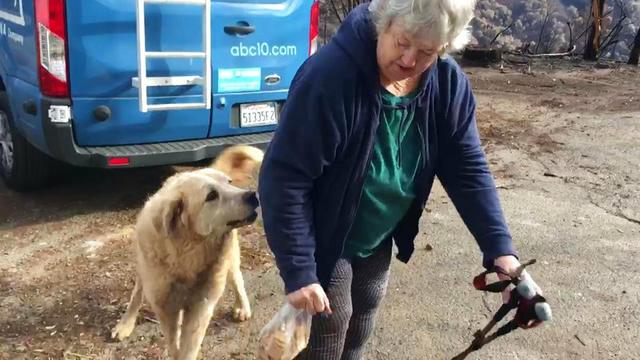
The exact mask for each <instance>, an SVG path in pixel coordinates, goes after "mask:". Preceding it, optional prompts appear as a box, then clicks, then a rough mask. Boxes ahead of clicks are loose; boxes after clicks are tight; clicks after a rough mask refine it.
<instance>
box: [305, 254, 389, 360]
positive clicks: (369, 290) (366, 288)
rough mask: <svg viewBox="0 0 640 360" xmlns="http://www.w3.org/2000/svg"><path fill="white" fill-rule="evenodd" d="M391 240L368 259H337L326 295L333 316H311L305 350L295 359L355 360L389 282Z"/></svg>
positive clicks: (372, 323) (369, 333) (359, 355)
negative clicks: (307, 343) (309, 334)
mask: <svg viewBox="0 0 640 360" xmlns="http://www.w3.org/2000/svg"><path fill="white" fill-rule="evenodd" d="M390 262H391V241H387V242H385V243H384V244H383V245H382V246H381V247H380V248H379V249H378V250H377V251H376V252H375V253H374V254H373V255H371V256H369V257H367V258H363V259H361V258H354V259H344V258H343V259H340V260H338V263H337V264H336V267H335V269H334V271H333V274H332V276H331V280H330V282H329V285H328V287H327V289H325V290H326V291H327V296H328V297H329V303H330V305H331V310H332V311H333V314H332V315H325V314H321V315H317V316H314V318H313V322H312V325H311V337H310V339H309V345H308V346H307V348H306V349H305V350H304V351H303V352H302V353H301V354H300V355H298V357H297V358H296V359H297V360H358V359H361V358H362V354H363V353H364V347H365V345H366V343H367V340H368V339H369V337H370V335H371V333H372V332H373V327H374V322H375V316H376V311H377V310H378V306H379V305H380V302H381V301H382V298H383V297H384V295H385V293H386V290H387V284H388V282H389V263H390Z"/></svg>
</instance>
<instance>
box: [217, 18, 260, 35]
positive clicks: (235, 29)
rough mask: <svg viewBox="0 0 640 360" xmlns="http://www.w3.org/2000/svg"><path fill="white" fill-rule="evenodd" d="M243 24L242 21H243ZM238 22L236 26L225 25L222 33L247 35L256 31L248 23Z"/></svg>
mask: <svg viewBox="0 0 640 360" xmlns="http://www.w3.org/2000/svg"><path fill="white" fill-rule="evenodd" d="M243 22H244V21H243ZM243 22H239V23H238V24H236V25H227V26H225V27H224V32H225V33H227V34H229V35H249V34H251V33H252V32H254V31H256V28H255V27H253V26H251V25H249V24H248V23H244V24H243Z"/></svg>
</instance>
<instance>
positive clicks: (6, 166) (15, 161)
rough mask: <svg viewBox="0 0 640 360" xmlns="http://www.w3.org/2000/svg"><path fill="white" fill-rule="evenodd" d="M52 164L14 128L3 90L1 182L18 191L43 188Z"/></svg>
mask: <svg viewBox="0 0 640 360" xmlns="http://www.w3.org/2000/svg"><path fill="white" fill-rule="evenodd" d="M3 140H4V141H3ZM3 145H4V146H3ZM7 150H9V151H7ZM53 165H54V161H53V159H52V158H50V157H48V156H47V155H45V154H44V153H42V152H41V151H40V150H38V149H36V148H35V147H34V146H33V145H31V144H29V142H28V141H27V139H25V138H24V136H22V134H20V132H19V131H18V130H17V129H16V127H15V125H14V122H13V116H12V115H11V107H10V106H9V99H8V97H7V93H6V92H0V176H1V177H2V178H3V179H4V182H5V183H6V184H7V186H8V187H9V188H11V189H13V190H15V191H20V192H23V191H29V190H36V189H39V188H43V187H45V186H46V185H48V184H49V182H50V180H51V179H52V175H53Z"/></svg>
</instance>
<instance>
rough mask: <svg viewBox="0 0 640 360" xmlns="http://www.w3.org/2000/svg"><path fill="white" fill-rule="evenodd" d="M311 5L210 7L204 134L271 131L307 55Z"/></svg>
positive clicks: (287, 1)
mask: <svg viewBox="0 0 640 360" xmlns="http://www.w3.org/2000/svg"><path fill="white" fill-rule="evenodd" d="M313 6H314V2H313V1H312V0H224V1H214V2H213V3H212V10H211V11H212V14H211V16H212V25H211V31H212V34H211V41H212V44H211V48H212V51H213V53H212V67H213V72H212V73H213V84H212V91H213V94H212V95H213V111H212V121H211V130H210V133H209V136H211V137H217V136H228V135H233V134H240V133H250V132H258V131H267V130H272V129H273V128H274V123H275V122H276V120H277V113H278V108H279V106H280V104H282V102H283V101H284V99H286V95H287V91H288V89H289V85H290V83H291V79H292V78H293V76H294V75H295V73H296V71H297V70H298V67H299V66H300V65H301V64H302V62H303V61H304V60H305V59H306V58H307V57H308V56H309V52H310V51H309V50H310V26H311V18H312V17H311V11H312V7H313ZM315 6H316V10H317V6H318V5H317V3H316V5H315Z"/></svg>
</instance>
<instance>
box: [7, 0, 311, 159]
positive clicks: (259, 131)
mask: <svg viewBox="0 0 640 360" xmlns="http://www.w3.org/2000/svg"><path fill="white" fill-rule="evenodd" d="M34 2H35V0H15V1H14V0H11V1H1V2H0V77H1V80H2V83H3V85H4V91H5V92H6V94H7V96H8V98H9V102H10V106H11V111H12V114H13V119H14V125H15V126H16V128H17V129H18V130H19V131H20V133H21V134H22V135H23V136H24V137H25V138H26V139H27V141H28V142H29V143H31V144H32V145H33V146H35V147H36V148H38V149H40V150H41V151H42V152H44V153H46V154H48V155H50V156H53V157H55V158H58V159H60V160H62V161H66V162H69V163H72V164H74V165H80V166H105V164H106V163H107V161H106V159H107V158H108V157H109V156H111V154H121V155H123V156H126V155H127V153H126V151H125V150H126V149H128V148H127V146H131V148H130V149H131V151H132V152H131V154H129V155H131V156H132V159H133V158H135V159H137V160H136V162H135V163H134V164H133V165H132V166H146V165H149V164H155V165H157V164H161V163H167V164H168V163H172V162H174V160H175V159H197V158H200V157H202V156H211V155H212V154H215V153H216V151H217V150H215V149H217V148H216V147H217V146H224V145H225V144H233V143H237V142H238V141H240V142H241V141H245V140H247V141H249V142H250V143H252V144H256V145H259V144H262V143H261V141H268V136H269V135H268V134H270V133H272V132H273V131H274V130H275V128H276V126H277V125H275V124H274V125H263V126H256V127H245V128H243V127H241V126H240V118H241V116H240V105H241V104H249V103H260V102H270V103H274V104H277V107H276V108H277V109H278V111H279V109H280V108H281V107H282V105H283V104H284V102H285V100H286V98H287V94H288V89H289V85H290V83H291V80H292V78H293V76H294V75H295V73H296V71H297V69H298V67H299V66H300V65H301V64H302V62H303V61H304V60H305V59H306V58H307V57H308V56H309V28H310V13H311V8H312V5H313V3H314V0H212V2H211V14H208V15H209V16H211V50H212V58H211V64H210V65H209V66H211V74H212V83H211V92H210V93H209V94H205V95H206V96H207V97H210V98H211V101H212V106H211V109H202V110H172V111H159V112H148V113H142V112H140V111H139V100H138V89H137V88H135V87H133V86H132V78H133V77H137V76H138V70H137V69H138V55H137V52H138V51H137V36H136V29H137V26H136V7H135V1H122V0H82V1H76V0H66V2H65V11H66V39H65V41H66V53H67V57H66V61H67V69H68V71H67V83H68V85H69V91H70V94H69V97H68V98H61V99H57V98H49V97H46V96H43V95H42V92H41V89H40V84H39V75H38V64H39V60H38V56H39V54H38V49H37V41H36V36H37V34H38V32H37V31H36V30H37V29H36V20H35V9H34ZM201 11H202V10H201V9H200V8H198V7H197V6H188V5H167V4H164V5H158V4H154V5H146V6H145V12H146V16H145V22H146V34H145V35H146V48H147V51H202V50H203V44H202V40H203V39H202V13H201ZM238 28H242V29H250V30H249V31H246V32H245V33H242V32H240V33H239V32H238V31H237V30H234V29H238ZM203 67H204V62H203V60H201V59H150V60H147V76H149V77H154V76H158V77H169V76H189V75H202V74H203ZM230 74H232V75H230ZM202 96H203V88H202V87H200V86H184V87H154V88H149V89H148V98H149V103H151V104H154V103H155V104H161V103H183V102H201V101H202ZM56 106H62V107H69V108H70V110H71V119H70V121H69V122H68V123H66V124H56V123H51V121H50V119H49V115H48V114H49V109H50V108H52V107H56ZM100 109H108V113H109V116H108V118H106V119H105V118H104V117H103V118H101V117H100V116H98V112H97V111H98V110H100ZM253 135H255V136H253ZM234 137H237V139H236V138H234ZM216 139H219V140H216ZM265 139H267V140H265ZM198 141H205V143H203V144H204V145H203V144H200V143H198ZM62 142H65V143H64V144H63V143H62ZM165 143H166V144H169V143H176V144H179V146H178V145H176V146H175V147H179V148H180V154H181V155H180V157H174V158H172V157H171V156H168V157H167V158H166V159H163V158H161V157H159V156H157V155H158V154H151V153H150V152H153V149H155V148H157V149H159V150H158V151H159V152H160V151H168V150H167V149H170V148H171V146H160V145H159V144H165ZM154 144H155V145H154ZM156 145H157V146H156ZM136 146H138V147H140V146H142V147H141V148H136ZM189 146H193V147H194V148H193V149H191V150H189ZM203 146H204V147H203ZM123 149H124V150H123ZM134 149H138V150H140V149H144V151H142V150H140V151H142V152H140V151H138V152H136V151H134ZM202 149H206V151H204V150H202ZM123 151H124V152H123ZM169 152H170V151H169ZM96 154H98V155H99V157H96ZM146 155H149V156H151V155H153V156H152V158H153V160H151V161H146V160H144V159H143V158H144V156H146ZM138 164H140V165H138Z"/></svg>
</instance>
